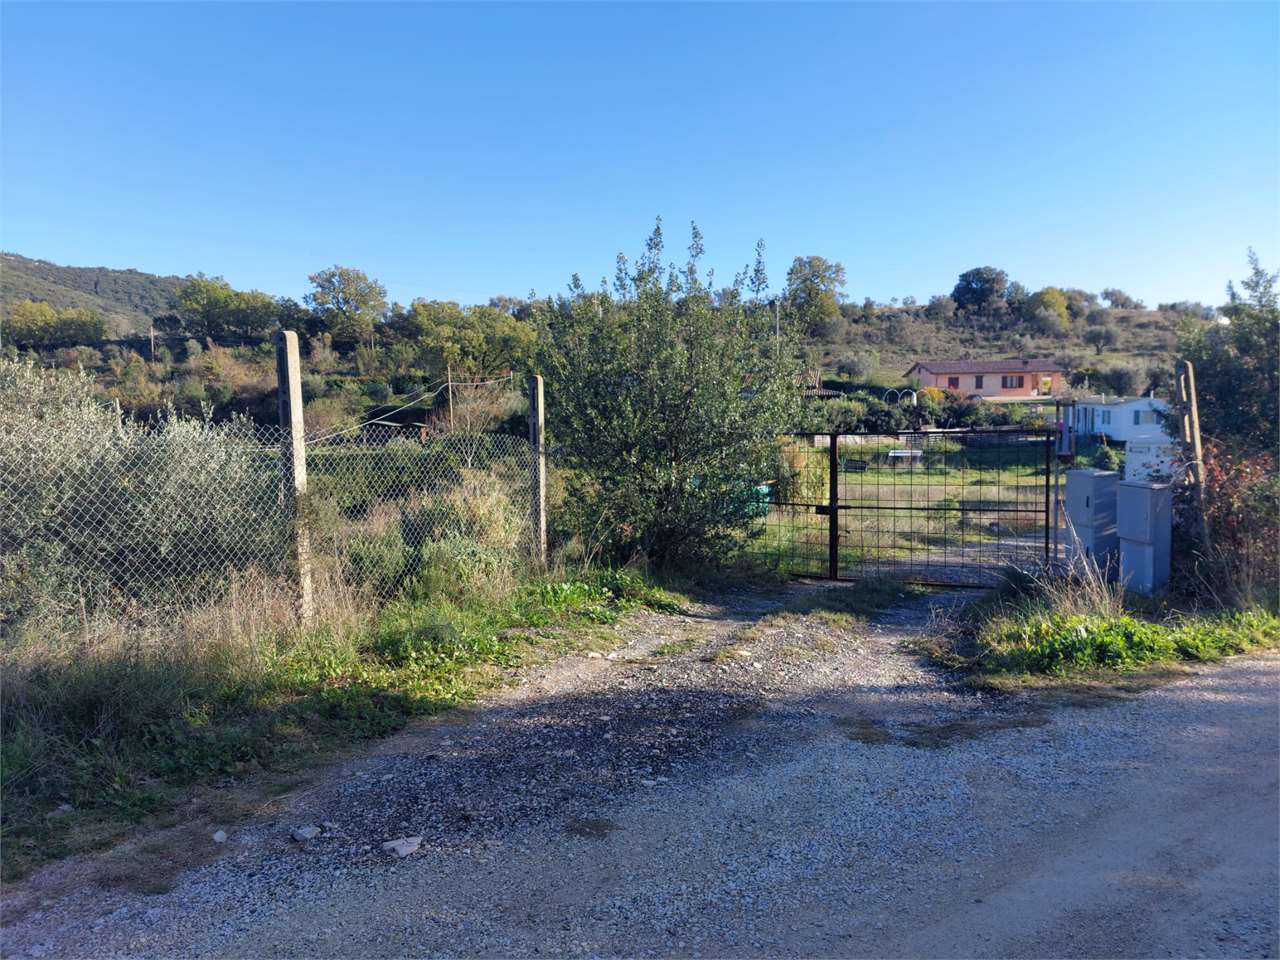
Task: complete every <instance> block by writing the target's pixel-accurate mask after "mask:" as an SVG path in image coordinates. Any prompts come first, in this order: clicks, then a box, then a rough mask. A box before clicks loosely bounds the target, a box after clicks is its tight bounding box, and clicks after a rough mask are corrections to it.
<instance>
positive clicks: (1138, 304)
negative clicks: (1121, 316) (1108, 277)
mask: <svg viewBox="0 0 1280 960" xmlns="http://www.w3.org/2000/svg"><path fill="white" fill-rule="evenodd" d="M1102 299H1103V300H1105V301H1107V303H1109V304H1111V307H1112V309H1113V310H1142V309H1144V307H1143V304H1142V301H1141V300H1135V299H1134V298H1133V297H1131V296H1129V295H1128V294H1127V293H1125V292H1124V291H1123V290H1118V289H1116V288H1115V287H1107V289H1105V290H1103V291H1102Z"/></svg>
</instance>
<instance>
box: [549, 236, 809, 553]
mask: <svg viewBox="0 0 1280 960" xmlns="http://www.w3.org/2000/svg"><path fill="white" fill-rule="evenodd" d="M700 254H701V241H700V237H699V236H698V235H697V233H696V228H695V234H694V243H693V244H692V245H691V247H690V257H689V262H688V264H687V266H686V267H685V268H684V269H682V270H679V271H678V270H676V269H675V267H674V265H672V266H671V267H670V269H667V270H664V268H663V264H662V256H663V243H662V235H661V231H660V228H659V229H656V230H655V231H654V233H653V235H652V236H651V237H650V238H649V241H648V243H647V245H646V249H645V252H644V254H643V255H642V256H641V257H639V258H638V259H637V260H636V263H635V265H634V268H632V267H630V266H629V265H627V264H626V261H625V259H623V258H621V257H620V258H619V272H618V279H617V280H615V282H614V288H615V292H614V293H609V292H606V291H604V290H601V291H600V292H588V291H587V290H586V289H585V288H584V287H583V286H582V284H581V282H580V281H578V279H577V278H576V277H575V278H574V282H573V283H572V285H571V288H570V292H569V294H568V295H567V296H562V297H559V298H557V299H549V300H546V301H543V302H541V303H540V304H539V305H538V307H537V310H536V311H535V316H536V317H537V319H538V322H539V325H540V327H541V329H542V332H543V346H542V350H541V357H540V360H541V367H542V370H543V372H544V374H545V375H546V378H547V384H548V393H547V397H548V400H547V426H548V433H549V434H550V437H551V442H552V444H553V446H554V449H555V450H556V457H557V460H558V462H559V464H560V465H561V466H562V467H564V468H567V475H568V481H567V484H568V491H567V497H566V508H565V514H564V517H565V522H566V523H567V525H568V526H569V528H570V529H571V530H572V531H573V532H576V533H578V534H580V535H581V536H582V537H583V539H584V541H585V542H586V545H587V547H588V549H589V550H593V551H599V552H600V553H601V554H603V555H605V556H607V557H608V558H609V559H612V560H614V561H623V562H625V561H627V560H630V559H632V558H633V557H636V556H638V555H643V556H646V557H648V558H649V559H650V560H652V561H654V562H655V563H657V564H659V565H662V564H668V563H671V562H678V561H682V560H690V559H707V558H711V557H716V556H723V555H724V554H725V553H726V552H728V551H731V550H732V548H733V547H734V545H735V544H736V543H738V542H740V540H741V532H742V531H743V530H744V529H745V528H746V527H747V526H748V525H749V524H750V523H751V520H752V516H753V513H754V512H755V511H756V510H757V509H758V506H757V504H756V503H755V497H756V494H755V487H756V485H758V484H759V483H760V482H761V481H763V480H765V479H766V478H769V477H771V476H773V474H774V470H775V463H776V457H777V450H778V448H777V437H778V435H779V434H781V433H784V432H785V431H787V430H789V429H793V428H794V426H795V424H796V423H797V420H798V417H799V402H800V397H799V394H800V391H799V364H798V362H797V359H796V349H795V344H794V342H793V341H792V340H790V339H789V337H788V335H787V334H785V333H784V334H782V335H781V336H776V335H775V331H774V328H773V324H772V320H771V318H769V317H767V316H765V315H764V312H763V311H750V310H748V309H746V307H745V306H744V305H743V303H742V299H743V298H741V297H736V298H727V299H725V300H724V301H722V304H721V305H717V304H716V302H715V298H713V296H712V293H711V290H710V287H709V284H708V283H704V281H703V280H702V279H700V278H699V276H698V273H697V260H698V257H699V255H700Z"/></svg>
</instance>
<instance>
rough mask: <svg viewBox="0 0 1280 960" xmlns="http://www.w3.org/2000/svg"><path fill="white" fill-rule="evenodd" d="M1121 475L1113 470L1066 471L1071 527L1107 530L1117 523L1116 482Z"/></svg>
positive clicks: (1068, 515)
mask: <svg viewBox="0 0 1280 960" xmlns="http://www.w3.org/2000/svg"><path fill="white" fill-rule="evenodd" d="M1119 481H1120V474H1118V473H1116V472H1115V471H1114V470H1068V471H1067V517H1068V519H1069V520H1070V521H1071V526H1073V527H1076V528H1077V529H1078V528H1081V527H1098V528H1102V529H1105V528H1107V527H1110V526H1113V525H1114V524H1115V522H1116V484H1117V483H1119Z"/></svg>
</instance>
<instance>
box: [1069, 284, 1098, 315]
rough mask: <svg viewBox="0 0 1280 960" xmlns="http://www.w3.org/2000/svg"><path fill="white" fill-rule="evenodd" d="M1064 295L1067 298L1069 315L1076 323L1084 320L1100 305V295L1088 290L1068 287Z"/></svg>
mask: <svg viewBox="0 0 1280 960" xmlns="http://www.w3.org/2000/svg"><path fill="white" fill-rule="evenodd" d="M1062 294H1063V296H1065V297H1066V298H1067V315H1068V316H1069V317H1070V318H1071V319H1072V320H1073V321H1076V322H1079V321H1081V320H1083V319H1084V318H1085V317H1086V316H1088V314H1089V311H1090V310H1092V309H1093V308H1094V307H1096V306H1097V305H1098V295H1097V294H1096V293H1090V292H1089V291H1088V290H1081V289H1079V288H1077V287H1067V288H1066V289H1065V290H1063V291H1062Z"/></svg>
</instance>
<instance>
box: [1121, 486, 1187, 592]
mask: <svg viewBox="0 0 1280 960" xmlns="http://www.w3.org/2000/svg"><path fill="white" fill-rule="evenodd" d="M1116 514H1117V522H1116V532H1117V534H1118V536H1119V538H1120V580H1121V582H1122V583H1124V585H1125V586H1126V587H1127V588H1128V589H1130V590H1133V591H1135V592H1137V593H1143V594H1152V593H1155V592H1157V591H1158V590H1160V589H1162V588H1163V587H1164V586H1165V584H1167V583H1168V582H1169V569H1170V552H1171V548H1172V540H1173V488H1172V487H1171V486H1170V485H1169V484H1167V483H1151V482H1148V481H1142V480H1125V481H1123V482H1121V483H1120V485H1119V487H1118V490H1117V494H1116Z"/></svg>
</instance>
